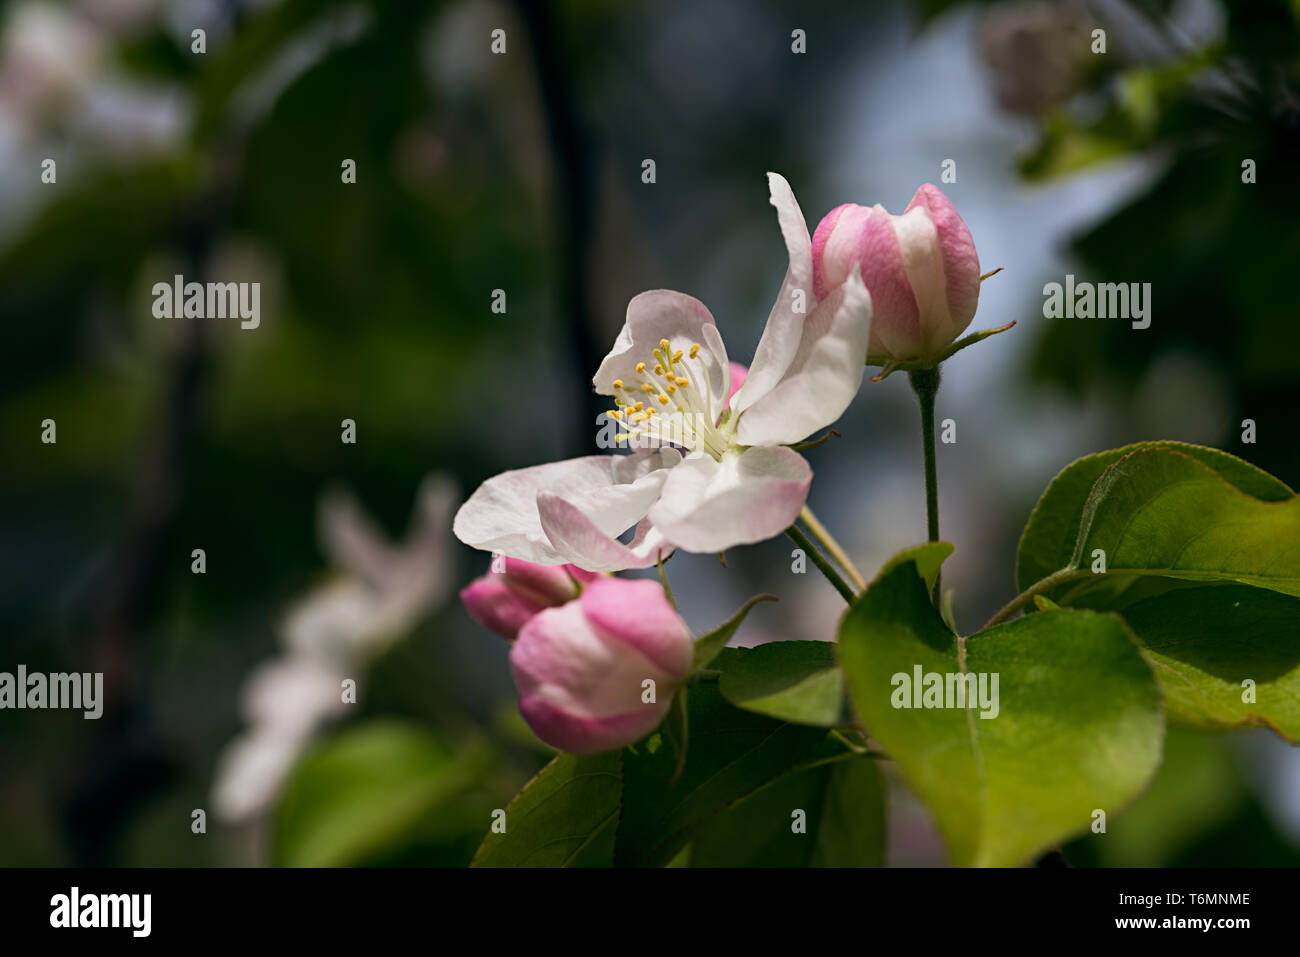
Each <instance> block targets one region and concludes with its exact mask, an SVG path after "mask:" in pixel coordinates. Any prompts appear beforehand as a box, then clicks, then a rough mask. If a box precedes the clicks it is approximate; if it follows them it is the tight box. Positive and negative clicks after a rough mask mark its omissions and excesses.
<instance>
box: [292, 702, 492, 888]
mask: <svg viewBox="0 0 1300 957" xmlns="http://www.w3.org/2000/svg"><path fill="white" fill-rule="evenodd" d="M485 761H486V758H485V755H484V754H483V753H482V752H469V753H467V754H466V755H464V756H456V755H454V754H453V753H452V752H450V751H449V750H448V749H447V748H445V747H444V746H443V745H442V744H441V743H439V741H438V740H437V739H436V738H434V737H433V736H432V735H430V734H429V733H428V732H427V731H425V730H423V729H422V728H419V727H417V726H413V725H407V724H404V723H401V722H395V721H374V722H370V723H367V724H363V725H360V726H358V727H355V728H352V729H349V730H347V731H344V732H342V733H340V734H339V735H337V736H336V737H334V738H332V739H330V740H329V741H326V742H325V743H324V744H322V745H320V746H319V747H317V748H316V749H315V750H313V751H312V752H311V753H309V754H308V755H307V756H306V757H305V758H304V759H303V760H302V761H301V762H300V763H299V765H298V767H297V768H296V770H295V771H294V774H293V776H292V778H291V779H290V781H289V783H288V785H287V786H286V788H285V792H284V796H283V798H282V799H281V801H280V805H279V808H278V809H277V811H276V815H275V827H274V836H273V839H272V844H273V859H274V860H275V862H276V863H277V864H280V865H284V866H288V867H342V866H348V865H352V864H357V863H362V862H364V861H365V860H367V859H368V858H371V857H373V856H375V855H378V854H380V853H382V852H384V851H386V850H389V849H391V848H392V847H394V846H395V845H397V844H399V843H400V842H401V841H402V840H403V838H404V836H405V835H406V833H407V832H408V831H410V830H411V829H412V828H414V827H415V826H416V825H417V824H418V822H419V821H420V819H421V818H422V817H424V816H425V815H427V814H429V813H431V812H433V811H434V809H435V808H437V807H438V806H439V805H440V804H442V803H444V802H446V801H447V800H449V799H450V798H452V797H453V796H455V795H456V794H458V793H459V792H461V791H462V790H464V789H465V788H466V787H468V786H469V785H470V784H472V783H473V781H474V779H475V778H476V776H477V775H478V774H479V772H480V771H481V770H482V769H483V766H484V764H485Z"/></svg>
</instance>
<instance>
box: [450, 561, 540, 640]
mask: <svg viewBox="0 0 1300 957" xmlns="http://www.w3.org/2000/svg"><path fill="white" fill-rule="evenodd" d="M460 600H461V603H462V604H463V605H464V606H465V610H466V611H467V612H469V616H470V617H471V618H473V619H474V620H475V621H477V622H478V623H479V624H480V625H482V626H483V627H484V628H489V629H491V630H492V631H495V632H496V633H497V634H498V635H500V636H501V637H502V638H504V639H506V640H507V641H514V640H515V638H516V637H517V636H518V635H519V630H520V629H521V628H523V627H524V625H526V624H527V623H528V620H529V619H530V618H532V617H533V616H534V615H536V614H537V613H538V612H539V611H541V610H542V609H543V608H544V607H546V606H545V605H543V604H541V603H540V602H536V601H533V600H531V599H529V598H528V597H526V596H524V595H522V594H520V593H519V592H516V591H514V590H513V589H511V587H510V586H509V585H507V584H506V583H505V582H504V581H503V580H502V577H501V576H499V575H488V576H485V577H483V578H479V579H477V580H475V581H473V582H470V584H469V585H467V586H466V587H465V588H463V589H462V590H461V593H460Z"/></svg>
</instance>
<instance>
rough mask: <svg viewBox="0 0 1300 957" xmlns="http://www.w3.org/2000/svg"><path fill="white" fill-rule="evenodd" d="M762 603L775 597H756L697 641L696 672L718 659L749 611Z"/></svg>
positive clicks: (773, 599)
mask: <svg viewBox="0 0 1300 957" xmlns="http://www.w3.org/2000/svg"><path fill="white" fill-rule="evenodd" d="M760 601H776V596H775V595H755V596H754V597H753V598H751V599H750V600H749V601H747V602H745V604H744V605H742V606H741V607H740V610H739V611H738V612H736V613H735V614H734V615H732V616H731V617H730V618H728V619H727V620H726V621H724V622H723V623H722V624H721V625H719V626H718V627H717V628H714V629H713V630H712V631H711V632H709V633H708V634H707V635H702V636H700V637H699V638H698V639H696V641H695V666H694V670H696V671H699V670H700V669H701V668H704V667H707V666H708V665H709V664H710V663H711V662H712V661H713V659H714V658H716V657H718V652H720V651H722V649H723V648H725V647H726V646H727V642H729V641H730V640H731V636H732V635H734V634H735V633H736V629H738V628H739V627H740V625H741V623H742V622H743V621H744V620H745V616H746V615H748V614H749V610H750V609H751V608H753V607H754V606H755V605H757V604H758V603H759V602H760Z"/></svg>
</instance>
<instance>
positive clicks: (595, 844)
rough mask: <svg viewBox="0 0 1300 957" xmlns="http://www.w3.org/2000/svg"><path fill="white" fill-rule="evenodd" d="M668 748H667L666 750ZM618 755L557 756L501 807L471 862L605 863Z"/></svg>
mask: <svg viewBox="0 0 1300 957" xmlns="http://www.w3.org/2000/svg"><path fill="white" fill-rule="evenodd" d="M667 750H668V751H671V749H667ZM622 785H623V762H622V754H621V752H618V751H607V752H605V753H604V754H595V755H590V756H586V757H579V756H578V755H575V754H561V755H558V756H557V757H556V758H555V759H554V760H553V761H551V763H550V764H548V765H547V766H546V767H544V768H542V770H541V771H539V772H538V774H537V776H536V777H535V778H533V779H532V780H531V781H529V782H528V784H526V785H525V786H524V789H523V790H522V791H520V792H519V793H518V794H517V795H515V798H514V800H512V801H511V802H510V804H509V805H508V806H507V807H506V808H505V812H506V815H505V826H506V830H505V833H504V834H499V833H496V832H494V831H489V832H488V835H487V836H486V837H485V838H483V843H482V845H480V847H479V849H478V853H477V854H475V855H474V861H473V864H472V866H473V867H607V866H609V865H611V864H612V863H613V860H614V832H615V828H616V827H617V826H618V806H619V795H620V792H621V790H622Z"/></svg>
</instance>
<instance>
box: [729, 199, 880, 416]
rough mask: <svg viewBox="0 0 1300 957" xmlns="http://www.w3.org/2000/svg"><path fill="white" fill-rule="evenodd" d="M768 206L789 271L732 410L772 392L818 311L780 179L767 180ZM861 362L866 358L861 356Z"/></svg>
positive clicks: (799, 217) (795, 207)
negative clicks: (773, 214) (808, 321)
mask: <svg viewBox="0 0 1300 957" xmlns="http://www.w3.org/2000/svg"><path fill="white" fill-rule="evenodd" d="M767 182H768V188H769V190H770V191H771V203H772V205H773V206H775V207H776V216H777V222H778V223H780V226H781V235H782V237H783V238H784V239H785V247H786V251H787V252H788V253H789V256H790V265H789V266H788V267H787V268H786V273H785V282H784V283H782V285H781V292H780V293H779V294H778V295H777V297H776V303H775V304H774V305H773V306H772V312H771V314H770V315H769V316H768V317H767V325H766V326H765V327H764V329H763V337H762V338H761V339H760V340H759V341H758V348H757V349H755V350H754V361H753V362H751V363H750V364H749V376H748V378H746V379H745V384H744V385H743V386H741V387H740V389H739V390H738V391H737V392H736V394H735V395H734V396H732V398H731V407H732V408H733V409H746V408H748V407H749V406H751V405H753V404H754V403H755V402H757V401H758V400H759V399H760V398H762V397H763V396H764V395H766V394H767V393H768V392H769V391H771V389H773V388H774V387H775V386H776V384H777V382H778V381H780V379H781V377H782V376H783V375H784V374H785V371H786V369H787V368H788V367H789V365H790V363H791V361H792V360H793V359H794V356H795V353H796V352H797V351H798V349H799V341H800V339H801V337H802V333H803V326H804V321H805V317H806V316H807V315H808V314H809V313H811V312H812V311H813V309H815V308H816V306H817V297H816V296H815V295H814V294H813V263H812V239H811V238H810V237H809V235H808V224H807V222H805V220H804V217H803V211H802V210H801V209H800V208H799V203H798V202H797V201H796V200H795V198H794V191H793V190H791V189H790V184H789V183H787V182H786V180H785V177H784V176H782V175H780V174H779V173H768V174H767ZM864 356H865V353H864Z"/></svg>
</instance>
